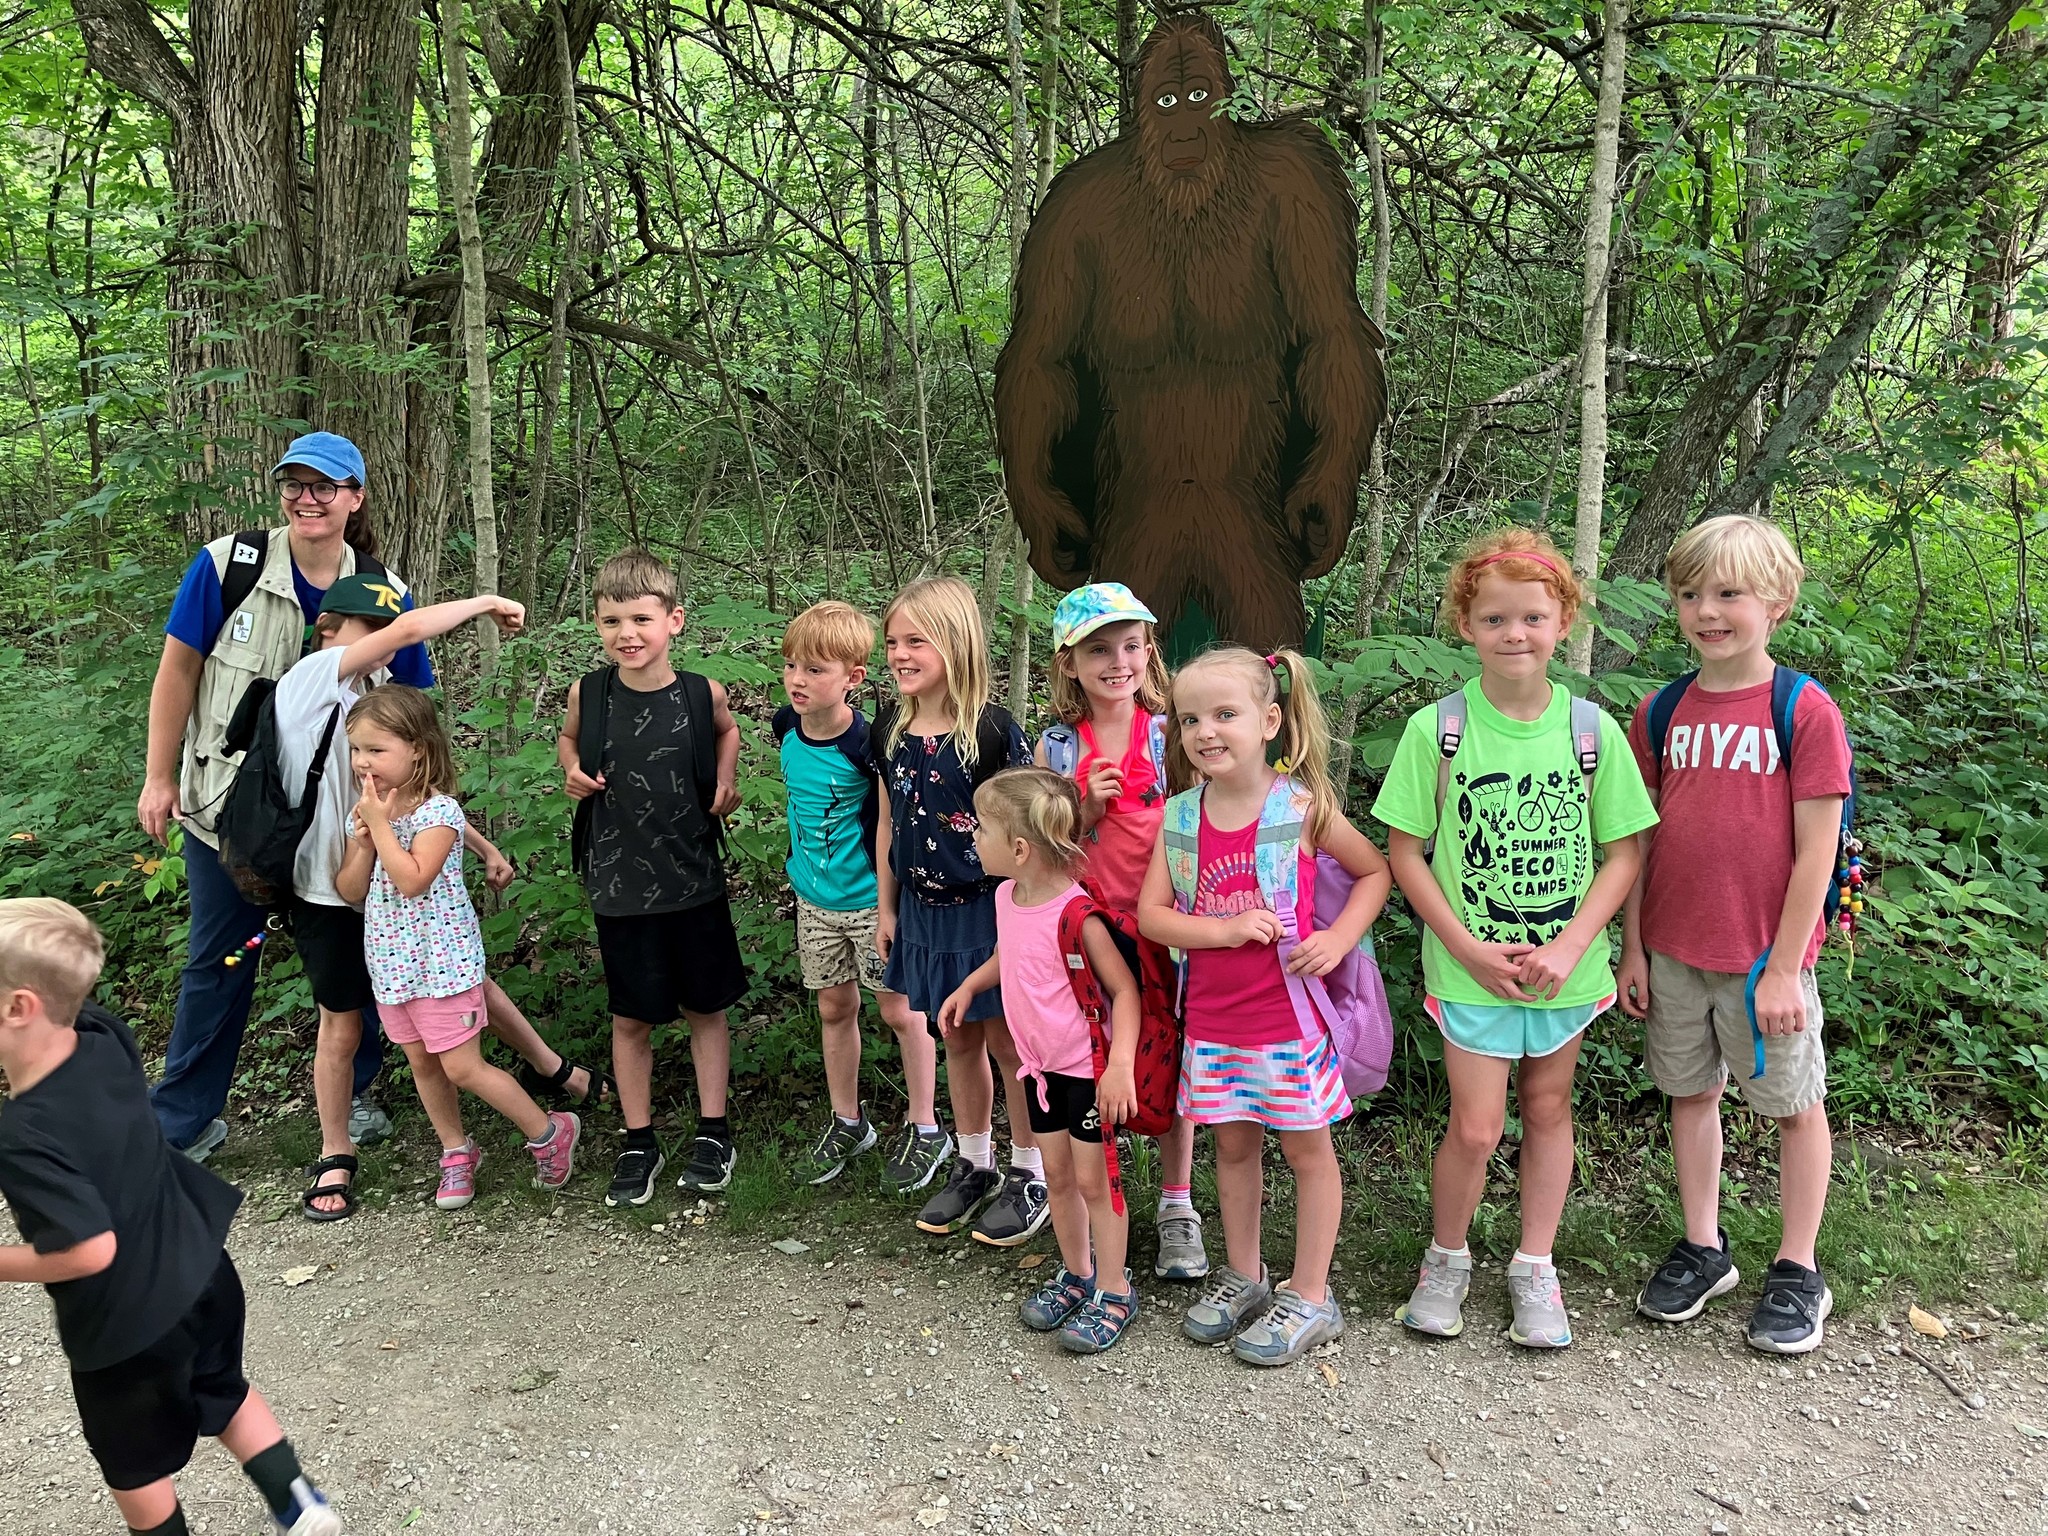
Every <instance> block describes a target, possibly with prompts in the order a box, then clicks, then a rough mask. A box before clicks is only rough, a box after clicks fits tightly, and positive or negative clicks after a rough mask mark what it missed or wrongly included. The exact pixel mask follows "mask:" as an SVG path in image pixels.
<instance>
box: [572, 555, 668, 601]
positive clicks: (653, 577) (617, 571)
mask: <svg viewBox="0 0 2048 1536" xmlns="http://www.w3.org/2000/svg"><path fill="white" fill-rule="evenodd" d="M590 595H591V598H592V600H593V601H595V602H600V603H630V602H631V601H633V599H634V598H636V597H651V598H653V599H654V600H655V601H657V602H658V603H660V604H661V607H662V611H663V612H664V613H670V612H673V611H674V610H675V606H676V573H675V572H674V571H672V570H670V569H669V567H668V562H667V561H666V560H663V559H660V558H659V557H657V556H655V555H651V554H649V553H648V552H647V551H646V550H644V549H634V548H628V549H622V550H620V551H619V552H618V553H617V554H616V555H613V556H612V557H611V559H609V560H607V561H605V563H604V564H603V565H601V566H599V567H598V568H597V579H596V580H595V581H594V582H592V583H591V589H590Z"/></svg>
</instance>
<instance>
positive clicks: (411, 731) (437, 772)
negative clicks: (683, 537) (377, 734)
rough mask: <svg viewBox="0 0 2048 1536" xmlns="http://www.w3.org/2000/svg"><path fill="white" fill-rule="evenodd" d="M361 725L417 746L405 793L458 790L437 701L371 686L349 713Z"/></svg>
mask: <svg viewBox="0 0 2048 1536" xmlns="http://www.w3.org/2000/svg"><path fill="white" fill-rule="evenodd" d="M635 595H636V596H637V595H638V594H635ZM358 725H374V726H375V727H377V729H378V730H380V731H389V732H390V733H391V734H392V735H394V736H396V737H397V738H398V739H399V740H400V741H402V742H404V743H405V744H406V745H407V746H409V747H411V748H412V749H413V752H414V754H415V761H414V762H413V765H412V774H411V776H410V777H409V778H407V779H406V781H405V782H404V783H403V784H401V785H399V786H398V787H399V788H400V789H401V790H402V791H403V792H404V793H406V794H407V795H417V796H419V798H420V799H421V800H426V799H428V798H429V797H430V796H433V795H452V794H454V793H455V789H456V784H457V780H456V777H455V751H454V749H453V748H452V747H450V746H449V744H448V733H447V732H446V731H444V730H442V729H441V717H440V715H439V714H438V713H437V712H436V711H435V709H434V701H433V700H432V699H431V698H429V697H428V696H427V695H426V694H424V693H421V692H420V691H419V689H417V688H414V687H411V686H409V685H408V684H405V683H386V684H385V685H384V686H383V687H381V688H373V689H371V690H370V691H369V692H368V693H366V694H364V695H363V696H362V697H361V698H360V699H357V700H356V704H355V708H353V709H351V710H350V711H349V712H348V730H349V734H350V735H354V734H355V729H356V727H357V726H358Z"/></svg>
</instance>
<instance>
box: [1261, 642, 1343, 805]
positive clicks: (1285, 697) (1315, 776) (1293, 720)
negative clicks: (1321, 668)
mask: <svg viewBox="0 0 2048 1536" xmlns="http://www.w3.org/2000/svg"><path fill="white" fill-rule="evenodd" d="M1265 661H1266V665H1267V666H1268V667H1270V668H1271V669H1272V672H1273V681H1274V684H1275V686H1276V687H1277V688H1278V689H1279V692H1280V751H1281V761H1280V764H1279V766H1280V767H1281V769H1282V771H1283V772H1285V773H1287V774H1288V775H1290V776H1291V777H1292V778H1293V780H1294V782H1295V783H1297V784H1299V785H1301V787H1302V788H1304V789H1306V790H1307V791H1308V792H1309V794H1310V795H1311V796H1313V797H1314V800H1315V805H1314V808H1313V809H1311V810H1310V812H1309V817H1308V835H1309V838H1310V840H1311V841H1312V842H1314V843H1316V844H1317V845H1318V846H1320V845H1321V843H1322V839H1323V832H1324V830H1325V829H1326V828H1327V827H1328V826H1329V824H1330V818H1331V817H1332V816H1334V815H1337V814H1339V813H1340V812H1341V810H1342V807H1340V806H1339V805H1338V803H1337V786H1336V783H1335V782H1334V781H1333V780H1332V779H1331V777H1330V717H1329V716H1328V715H1327V714H1325V713H1324V712H1323V701H1322V699H1321V698H1319V697H1318V696H1317V694H1316V680H1315V674H1314V673H1312V672H1311V671H1310V670H1309V665H1308V658H1307V657H1305V656H1303V655H1302V654H1301V653H1300V652H1299V651H1288V650H1280V651H1275V652H1274V653H1273V654H1272V655H1271V656H1268V657H1266V658H1265Z"/></svg>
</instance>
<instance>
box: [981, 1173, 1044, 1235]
mask: <svg viewBox="0 0 2048 1536" xmlns="http://www.w3.org/2000/svg"><path fill="white" fill-rule="evenodd" d="M1051 1219H1052V1197H1051V1195H1049V1194H1048V1193H1047V1192H1046V1188H1045V1179H1044V1177H1043V1176H1042V1175H1040V1174H1036V1173H1033V1172H1031V1171H1030V1170H1029V1169H1027V1168H1012V1169H1011V1170H1010V1171H1009V1172H1008V1173H1006V1174H1004V1175H1003V1187H1002V1189H1001V1191H1000V1192H999V1193H998V1194H997V1195H996V1197H995V1199H993V1200H991V1201H990V1202H989V1203H988V1209H987V1210H985V1211H983V1212H982V1213H981V1219H980V1220H978V1221H977V1222H975V1224H974V1233H973V1236H974V1240H975V1241H976V1242H977V1243H987V1244H988V1245H989V1246H990V1247H991V1248H1015V1247H1017V1246H1019V1245H1020V1244H1023V1243H1028V1242H1030V1241H1031V1239H1032V1238H1034V1237H1036V1236H1038V1233H1039V1230H1040V1229H1041V1228H1043V1227H1044V1226H1045V1224H1046V1222H1047V1221H1049V1220H1051Z"/></svg>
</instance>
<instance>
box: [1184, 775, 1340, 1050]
mask: <svg viewBox="0 0 2048 1536" xmlns="http://www.w3.org/2000/svg"><path fill="white" fill-rule="evenodd" d="M1258 839H1259V824H1258V822H1256V821H1253V822H1251V823H1249V824H1248V825H1246V826H1243V827H1240V828H1238V829H1237V830H1236V831H1235V832H1219V831H1218V830H1217V829H1216V828H1214V827H1212V826H1211V825H1209V809H1208V806H1207V805H1206V804H1204V806H1203V807H1202V826H1201V831H1200V833H1199V834H1198V841H1197V844H1196V849H1197V852H1196V876H1195V911H1194V915H1195V916H1196V917H1235V916H1237V914H1238V913H1240V912H1266V911H1271V910H1272V908H1271V907H1270V906H1268V904H1267V902H1266V893H1265V892H1264V891H1262V890H1260V889H1259V876H1258V871H1257V869H1256V867H1255V866H1254V864H1253V854H1254V851H1255V849H1256V848H1257V846H1258ZM1298 876H1299V883H1298V885H1297V887H1296V889H1297V890H1298V891H1299V892H1300V900H1299V902H1298V903H1297V904H1296V907H1295V919H1294V920H1295V932H1296V933H1299V934H1304V935H1305V934H1307V933H1308V932H1310V931H1311V929H1312V928H1313V927H1314V926H1315V923H1314V919H1315V910H1314V907H1315V888H1316V884H1315V882H1316V858H1315V850H1314V849H1312V848H1311V847H1310V846H1309V844H1308V842H1307V841H1306V840H1304V841H1303V842H1302V844H1301V865H1300V869H1299V871H1298ZM1187 1033H1188V1038H1189V1039H1190V1040H1201V1041H1205V1042H1207V1043H1208V1044H1210V1045H1236V1046H1263V1045H1277V1044H1279V1043H1280V1042H1281V1041H1283V1040H1299V1039H1300V1038H1301V1024H1300V1022H1299V1021H1298V1020H1297V1019H1296V1018H1295V1015H1294V1002H1293V999H1292V998H1290V997H1289V996H1288V993H1287V978H1286V976H1285V975H1284V974H1283V973H1282V971H1281V969H1280V951H1279V948H1278V946H1276V945H1272V944H1240V945H1238V946H1237V948H1235V949H1191V950H1189V951H1188V990H1187Z"/></svg>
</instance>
